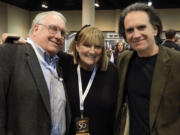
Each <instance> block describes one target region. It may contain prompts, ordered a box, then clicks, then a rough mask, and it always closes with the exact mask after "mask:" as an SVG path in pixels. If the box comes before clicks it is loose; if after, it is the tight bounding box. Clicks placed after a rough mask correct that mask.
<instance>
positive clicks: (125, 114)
mask: <svg viewBox="0 0 180 135" xmlns="http://www.w3.org/2000/svg"><path fill="white" fill-rule="evenodd" d="M119 33H120V35H122V36H123V37H124V38H125V40H126V41H127V43H128V44H129V45H130V46H131V47H132V48H133V50H134V51H124V52H123V53H122V54H121V55H120V58H119V61H118V72H119V73H118V74H119V79H120V81H119V93H118V96H119V97H118V104H117V113H116V114H117V115H116V116H117V117H116V124H115V135H179V131H180V130H179V127H180V77H179V74H180V53H179V52H178V51H175V50H173V49H170V48H167V47H163V46H162V45H158V44H156V40H155V39H156V37H159V36H160V35H161V33H162V23H161V20H160V18H159V16H158V15H157V14H156V13H155V9H154V8H153V7H149V6H148V5H147V4H145V3H134V4H132V5H130V6H128V7H127V8H125V9H124V10H123V12H122V14H121V16H120V22H119Z"/></svg>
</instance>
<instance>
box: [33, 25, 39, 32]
mask: <svg viewBox="0 0 180 135" xmlns="http://www.w3.org/2000/svg"><path fill="white" fill-rule="evenodd" d="M38 29H39V25H38V24H35V25H34V30H33V31H34V32H36V31H38Z"/></svg>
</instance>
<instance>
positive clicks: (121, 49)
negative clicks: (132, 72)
mask: <svg viewBox="0 0 180 135" xmlns="http://www.w3.org/2000/svg"><path fill="white" fill-rule="evenodd" d="M117 49H118V51H119V52H121V51H123V43H121V42H119V43H118V45H117Z"/></svg>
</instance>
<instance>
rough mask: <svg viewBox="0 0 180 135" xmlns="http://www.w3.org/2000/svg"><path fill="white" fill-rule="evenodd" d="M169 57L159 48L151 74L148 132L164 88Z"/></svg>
mask: <svg viewBox="0 0 180 135" xmlns="http://www.w3.org/2000/svg"><path fill="white" fill-rule="evenodd" d="M169 65H170V56H169V55H168V53H167V52H166V50H165V49H164V48H162V47H159V53H158V56H157V60H156V65H155V68H154V73H153V80H152V86H151V92H150V93H151V94H150V113H149V115H150V131H151V130H152V128H153V124H154V122H155V119H156V115H157V112H158V108H159V105H160V100H161V97H162V93H163V90H164V88H165V86H166V83H167V82H166V81H167V78H168V74H169V72H170V66H169Z"/></svg>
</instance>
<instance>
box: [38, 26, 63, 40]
mask: <svg viewBox="0 0 180 135" xmlns="http://www.w3.org/2000/svg"><path fill="white" fill-rule="evenodd" d="M38 25H42V26H44V27H46V28H47V29H48V32H49V33H50V34H53V35H56V34H57V33H58V32H60V33H61V37H62V38H63V39H65V36H66V31H65V30H62V29H60V28H59V27H58V26H56V25H53V24H50V25H45V24H42V23H38ZM50 26H53V27H56V28H57V30H53V29H52V28H50Z"/></svg>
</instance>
